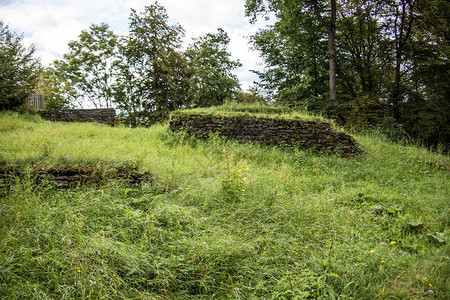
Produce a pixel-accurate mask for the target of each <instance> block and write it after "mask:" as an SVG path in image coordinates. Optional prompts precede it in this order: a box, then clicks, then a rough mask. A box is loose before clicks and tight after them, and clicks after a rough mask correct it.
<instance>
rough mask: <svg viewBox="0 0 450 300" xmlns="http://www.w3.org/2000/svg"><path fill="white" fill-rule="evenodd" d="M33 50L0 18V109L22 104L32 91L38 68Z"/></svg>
mask: <svg viewBox="0 0 450 300" xmlns="http://www.w3.org/2000/svg"><path fill="white" fill-rule="evenodd" d="M34 52H35V48H34V46H30V47H28V48H27V47H25V46H24V45H23V42H22V37H21V36H19V35H17V34H16V33H14V32H12V31H11V30H10V29H9V27H8V25H5V24H4V23H3V21H2V20H0V110H4V109H14V108H17V107H19V106H21V105H23V104H24V103H25V102H26V100H27V98H28V97H29V96H30V95H31V94H32V93H33V91H34V89H35V87H36V84H37V81H38V78H39V73H40V70H41V67H40V62H39V59H37V58H34V57H33V55H34Z"/></svg>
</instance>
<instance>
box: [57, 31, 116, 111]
mask: <svg viewBox="0 0 450 300" xmlns="http://www.w3.org/2000/svg"><path fill="white" fill-rule="evenodd" d="M117 39H118V38H117V36H116V35H115V34H114V32H112V31H111V30H109V26H108V25H107V24H105V23H101V24H100V25H95V24H92V25H91V26H90V27H89V30H83V31H81V33H80V35H79V39H78V40H75V41H70V42H69V44H68V46H69V53H67V54H65V55H64V59H63V60H59V61H55V62H54V68H55V69H56V73H57V74H58V77H59V78H58V79H59V80H60V81H62V82H63V86H62V87H61V84H58V83H59V82H55V83H54V87H53V88H54V89H58V88H59V89H61V88H63V90H58V91H59V92H60V93H59V95H58V96H59V97H64V96H66V95H65V94H66V93H65V92H66V90H67V86H70V88H71V89H73V90H74V91H76V96H77V98H78V99H77V101H78V102H80V103H83V102H90V103H92V104H93V105H94V106H95V107H96V108H101V107H111V106H112V103H113V101H114V95H113V90H112V86H113V84H114V81H115V70H114V60H115V58H116V56H117V49H118V40H117ZM55 96H56V97H52V98H51V99H52V100H54V98H57V97H58V96H57V95H55ZM71 96H72V95H71ZM64 98H65V99H66V101H67V102H70V98H71V97H67V96H66V97H64ZM52 102H53V101H52Z"/></svg>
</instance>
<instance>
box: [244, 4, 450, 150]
mask: <svg viewBox="0 0 450 300" xmlns="http://www.w3.org/2000/svg"><path fill="white" fill-rule="evenodd" d="M332 2H333V1H271V0H270V1H254V0H248V1H246V14H247V16H249V17H251V20H250V21H251V22H255V21H256V20H257V17H258V16H259V15H264V16H267V14H268V13H269V12H272V13H274V14H275V17H276V22H275V24H274V25H272V26H269V27H266V28H265V29H262V30H260V31H259V32H258V33H257V34H255V35H253V37H252V42H253V45H254V46H255V48H256V49H257V50H259V51H260V53H261V55H262V57H263V58H264V60H265V61H266V64H267V67H266V69H265V70H264V71H263V72H260V73H259V76H260V78H261V79H262V83H261V84H262V86H263V87H264V88H266V89H268V90H269V91H270V92H271V93H272V95H273V97H274V99H275V100H276V101H277V102H278V103H281V104H283V105H289V106H296V107H302V108H303V109H307V110H310V111H313V112H321V113H324V114H325V115H327V116H329V117H331V118H334V119H336V120H337V122H339V123H340V124H342V125H346V126H349V127H354V128H355V127H356V128H367V127H372V126H377V125H380V124H381V123H383V122H384V120H385V119H387V118H393V119H394V122H395V123H396V124H398V125H401V126H402V127H403V128H404V130H405V132H406V133H407V134H408V135H409V136H410V137H413V138H415V139H417V140H418V141H420V142H423V143H425V144H428V145H434V147H436V146H437V145H439V144H440V145H441V147H443V148H446V149H447V148H448V144H449V136H448V132H450V131H449V128H448V124H450V122H449V117H450V116H449V113H448V112H449V111H450V109H449V107H448V101H447V99H449V95H448V91H449V90H450V88H449V87H448V80H446V78H448V76H449V74H448V72H449V71H448V70H449V69H450V68H449V67H448V59H447V57H448V54H449V47H448V28H450V27H449V26H448V18H446V16H447V15H448V11H449V5H448V1H431V0H427V1H407V0H400V1H397V2H392V1H359V0H357V1H346V2H342V1H340V2H339V3H338V5H337V11H338V14H337V15H338V17H337V20H336V41H335V42H336V55H337V92H338V95H337V103H336V105H330V103H328V101H327V100H326V98H327V94H326V89H327V84H326V78H325V77H326V76H327V73H328V67H327V63H328V62H330V58H329V57H327V56H326V49H327V47H329V44H328V45H327V43H326V41H327V39H328V40H329V37H330V30H329V29H331V27H330V26H325V27H324V26H323V24H331V23H330V22H331V19H330V16H328V15H326V14H324V13H323V12H324V11H326V10H327V9H328V10H330V5H331V4H332ZM331 11H332V10H331ZM318 13H321V16H322V17H320V16H319V14H318ZM321 18H322V20H321ZM294 24H295V25H294ZM327 29H328V30H327ZM330 57H331V56H330Z"/></svg>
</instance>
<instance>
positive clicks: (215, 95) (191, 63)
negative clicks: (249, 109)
mask: <svg viewBox="0 0 450 300" xmlns="http://www.w3.org/2000/svg"><path fill="white" fill-rule="evenodd" d="M229 42H230V38H229V37H228V34H227V33H226V32H225V31H224V30H223V29H221V28H219V29H218V30H217V33H216V34H213V33H207V34H206V35H205V36H203V37H200V38H198V39H194V41H193V43H192V44H191V45H190V46H189V47H188V49H187V50H186V51H185V53H184V55H185V57H186V59H187V65H188V78H189V79H188V84H189V91H188V98H189V104H190V105H191V106H194V107H198V106H200V107H205V106H217V105H222V104H223V103H224V102H225V101H226V100H227V99H233V98H235V97H236V95H237V93H238V92H239V90H240V86H239V82H238V79H237V77H236V75H234V74H232V73H231V71H232V70H234V69H236V68H238V67H240V66H241V63H240V62H239V61H233V60H232V59H231V53H230V52H229V51H228V49H227V48H228V44H229Z"/></svg>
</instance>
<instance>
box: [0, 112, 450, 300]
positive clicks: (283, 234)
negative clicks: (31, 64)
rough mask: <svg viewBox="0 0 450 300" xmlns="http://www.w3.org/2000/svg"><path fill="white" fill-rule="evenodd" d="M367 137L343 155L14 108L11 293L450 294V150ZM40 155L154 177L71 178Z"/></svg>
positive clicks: (5, 138) (8, 231)
mask: <svg viewBox="0 0 450 300" xmlns="http://www.w3.org/2000/svg"><path fill="white" fill-rule="evenodd" d="M355 138H356V140H357V142H359V143H360V145H361V147H362V148H363V150H364V153H365V154H364V155H363V156H361V157H358V158H354V159H344V158H340V157H337V156H317V155H314V154H313V153H309V152H302V151H297V150H295V149H291V148H285V149H281V148H270V147H262V146H259V145H257V144H238V143H234V142H225V141H222V140H221V139H219V138H217V137H213V138H212V139H209V140H196V139H193V138H190V137H187V136H185V135H183V134H170V133H168V129H167V125H157V126H154V127H151V128H149V129H143V128H139V129H130V128H123V127H118V128H117V127H115V128H111V127H108V126H105V125H98V124H88V123H55V122H49V121H43V120H41V119H40V118H38V117H35V116H20V115H17V114H12V113H2V114H1V115H0V165H3V166H12V165H15V166H19V167H20V166H22V167H23V168H24V169H25V171H24V172H25V174H24V176H23V177H21V178H16V179H15V180H13V181H8V182H6V181H3V182H2V181H0V298H5V299H19V298H20V299H22V298H25V299H50V298H57V299H78V298H81V299H83V298H87V299H89V298H91V299H100V298H101V299H152V298H155V299H223V298H232V299H321V298H322V299H332V298H335V299H398V298H400V299H421V298H428V297H430V298H436V299H448V297H449V295H450V294H449V292H450V291H449V285H450V282H449V279H448V278H449V271H448V270H449V269H450V266H449V262H450V261H449V254H450V251H449V250H450V248H449V245H448V243H449V242H448V236H449V232H450V231H449V220H450V216H449V215H450V214H449V212H450V206H449V199H450V187H449V186H450V185H449V179H450V176H449V171H450V159H449V157H448V156H443V155H439V154H433V153H430V152H429V151H427V150H425V149H422V148H417V147H414V146H404V145H398V144H393V143H390V142H388V141H386V140H385V139H383V137H380V136H371V135H356V136H355ZM224 150H226V151H225V152H224ZM33 163H41V164H45V165H48V166H55V167H58V166H67V165H77V166H98V167H100V168H104V167H108V166H114V167H121V166H123V167H130V166H131V167H133V168H138V169H139V170H141V171H145V172H150V173H151V174H153V176H154V180H153V181H152V182H151V183H150V182H148V183H143V184H142V185H141V186H139V187H136V186H134V187H133V186H129V185H126V184H125V183H124V182H123V181H121V180H119V179H118V180H113V179H111V180H109V181H106V182H104V183H103V184H102V185H100V186H97V185H86V186H82V187H77V188H74V189H70V190H62V189H58V188H57V187H56V186H54V185H52V184H51V182H50V183H45V182H43V183H38V184H36V183H35V181H34V180H33V174H32V173H31V171H30V168H29V166H30V165H31V164H33ZM27 166H28V168H27Z"/></svg>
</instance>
